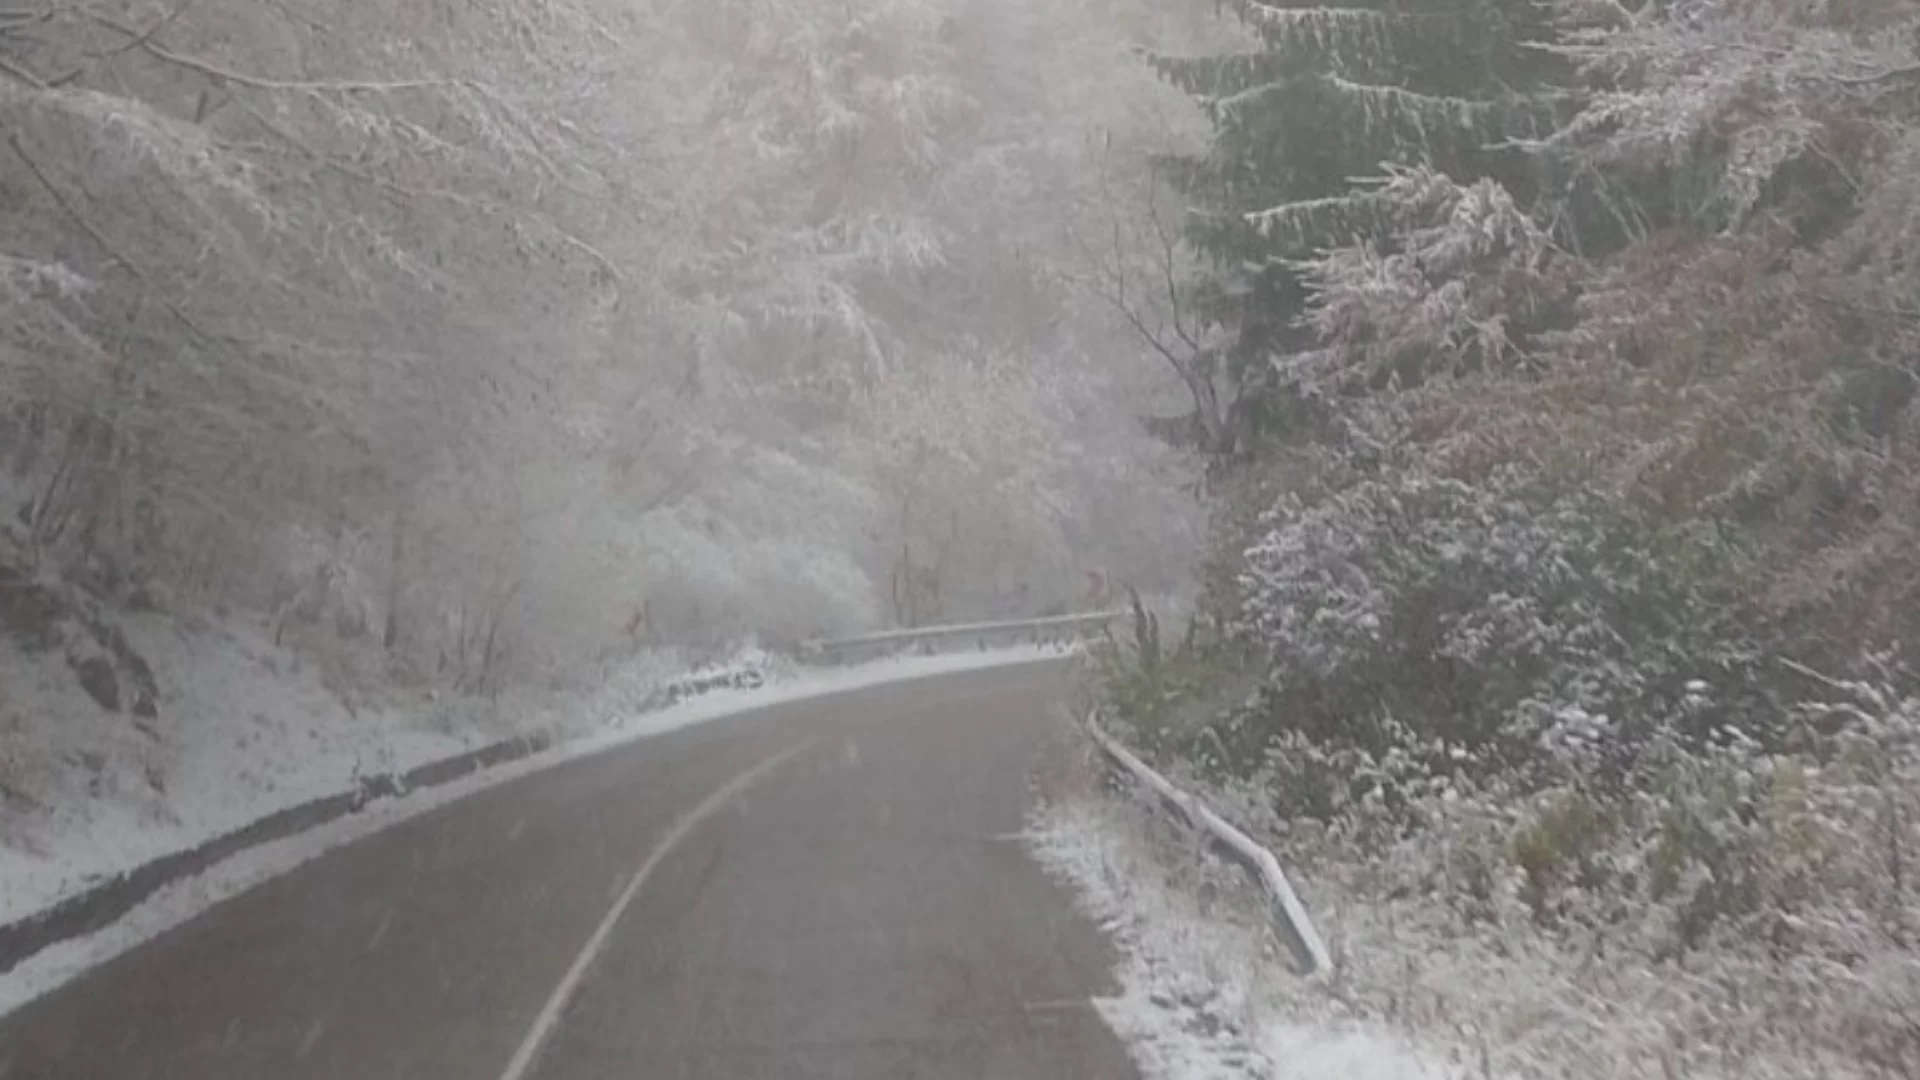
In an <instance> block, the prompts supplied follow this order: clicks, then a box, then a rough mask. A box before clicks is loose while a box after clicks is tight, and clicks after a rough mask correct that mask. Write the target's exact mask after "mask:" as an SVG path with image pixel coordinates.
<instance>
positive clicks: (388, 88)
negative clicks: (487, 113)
mask: <svg viewBox="0 0 1920 1080" xmlns="http://www.w3.org/2000/svg"><path fill="white" fill-rule="evenodd" d="M87 17H88V18H90V19H92V20H93V21H94V22H96V23H99V24H100V25H101V26H104V27H106V28H107V29H109V30H113V31H115V32H117V33H121V34H125V35H127V36H128V37H130V38H133V39H134V40H133V45H134V46H135V47H138V48H139V49H140V50H141V51H142V52H145V53H146V54H148V55H149V56H152V57H153V58H154V59H156V60H162V61H165V62H166V63H169V64H173V65H175V66H178V67H183V68H186V69H187V70H189V71H197V72H199V73H200V74H202V75H205V76H207V77H208V78H210V79H215V80H218V81H220V82H223V83H233V84H234V85H236V86H246V87H251V88H253V89H255V90H296V91H308V92H319V93H390V92H394V91H401V90H435V89H442V88H445V87H449V86H471V85H472V83H471V82H470V81H469V80H466V79H395V80H389V81H377V80H376V81H364V82H361V81H353V80H324V79H323V80H317V81H316V80H308V79H291V80H289V79H269V78H265V77H263V76H259V75H249V74H246V73H245V72H239V71H233V70H231V69H228V68H223V67H220V66H218V65H216V64H212V63H208V62H207V61H205V60H198V59H195V58H193V57H191V56H182V55H181V54H179V53H176V52H173V51H171V50H168V49H165V48H162V47H161V46H159V45H156V44H154V43H153V41H152V40H150V38H149V35H148V32H147V31H142V30H140V29H137V28H135V27H132V26H128V25H127V24H126V23H123V22H120V21H119V20H117V19H113V18H110V17H108V16H105V15H102V14H100V13H98V12H88V13H87Z"/></svg>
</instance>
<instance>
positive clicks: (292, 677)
mask: <svg viewBox="0 0 1920 1080" xmlns="http://www.w3.org/2000/svg"><path fill="white" fill-rule="evenodd" d="M145 629H146V630H148V631H151V630H153V629H154V628H153V627H147V628H145ZM132 634H133V631H132V630H131V628H130V631H129V635H130V636H132ZM182 642H183V647H185V648H189V649H196V648H198V647H201V646H197V644H196V643H194V642H193V641H192V639H191V638H186V637H183V638H182ZM137 644H138V645H139V646H141V647H151V646H154V645H155V644H156V643H155V642H153V641H152V640H150V638H149V636H148V635H147V634H146V633H142V635H141V636H140V637H139V638H138V639H137ZM253 644H254V645H255V646H258V645H259V644H261V643H259V642H255V643H253ZM268 647H269V648H270V645H269V646H268ZM204 648H205V650H206V651H205V652H204V653H201V652H195V653H194V654H193V655H190V656H186V657H180V656H169V655H165V654H164V653H162V652H161V650H160V649H158V648H156V649H155V652H154V653H153V654H150V655H152V657H153V659H154V661H155V666H156V669H159V668H161V666H162V665H167V664H183V666H178V667H174V668H173V670H177V671H199V672H200V673H201V676H202V678H201V679H189V680H184V681H183V682H182V683H181V684H179V685H172V684H168V683H167V680H166V677H165V675H164V674H163V675H162V683H163V689H164V690H166V691H168V692H169V693H177V694H178V695H179V697H177V698H173V699H172V700H171V701H166V702H163V704H162V716H163V718H164V717H165V716H166V715H168V711H169V710H182V709H186V708H190V707H198V708H201V709H205V710H208V712H207V713H206V714H204V719H206V720H207V725H206V727H205V728H204V729H203V730H204V731H205V732H207V733H208V734H205V735H202V736H201V737H199V739H198V740H197V741H196V742H195V743H193V744H188V745H182V746H179V747H174V748H172V752H176V753H178V754H179V755H180V756H181V760H180V761H179V762H176V763H175V764H176V765H177V766H178V768H177V770H176V771H175V772H174V774H173V775H175V776H178V777H192V778H193V779H194V782H195V783H197V784H209V785H213V786H214V787H216V788H222V789H223V790H219V791H192V790H190V789H189V788H188V787H187V786H186V784H185V783H182V782H178V781H176V782H175V783H172V784H169V785H168V791H167V793H165V794H163V795H157V796H156V795H155V794H154V793H151V792H149V791H141V790H123V788H124V787H125V786H127V785H129V784H130V781H129V779H128V777H127V775H126V772H127V770H126V769H124V768H112V769H108V770H105V773H106V774H108V775H111V776H112V778H113V779H112V782H111V783H112V785H113V786H110V787H103V788H102V789H101V795H100V796H99V797H97V798H85V799H81V800H79V802H78V807H77V808H74V809H68V810H66V811H65V812H59V813H46V814H42V815H40V817H41V820H42V821H45V822H50V823H52V827H47V828H42V829H41V830H39V831H37V832H36V834H35V835H36V836H38V837H39V840H38V841H37V843H36V844H35V846H34V847H33V848H32V849H26V848H22V847H11V846H10V847H7V848H4V849H0V852H4V855H3V856H0V857H4V859H5V862H3V863H0V883H4V896H5V899H6V902H7V903H8V904H9V905H10V907H9V909H8V916H9V917H11V918H18V917H20V916H23V915H26V914H30V913H31V912H33V911H35V910H39V909H40V908H42V907H44V906H45V905H46V904H48V903H51V902H54V901H57V900H58V899H60V898H61V897H63V896H66V895H71V894H72V893H73V892H75V891H78V890H80V889H83V888H85V886H86V885H87V884H88V883H90V882H91V881H93V880H96V879H97V878H98V877H99V876H101V875H106V874H111V873H115V872H118V871H121V870H124V869H127V868H130V867H132V866H134V865H137V864H139V863H140V862H144V861H146V860H147V859H150V858H153V857H155V856H157V855H161V854H165V853H167V852H171V851H177V850H184V849H186V848H190V847H193V846H195V845H197V844H199V843H201V842H203V841H205V840H207V839H209V838H211V837H212V836H215V835H218V834H220V833H223V832H226V831H228V830H230V829H232V828H234V827H237V826H240V825H244V824H245V823H247V822H249V821H253V820H257V819H258V818H260V817H262V816H264V815H266V814H269V813H272V812H274V811H275V810H278V809H281V808H283V807H286V806H291V805H296V804H298V803H300V802H303V801H306V800H308V799H311V798H314V797H317V796H322V795H329V794H334V793H336V792H338V791H341V790H344V789H345V788H346V787H347V786H348V785H350V784H351V783H352V781H353V779H354V776H355V771H356V769H370V768H375V767H378V768H381V769H386V768H393V767H402V768H404V767H406V766H407V765H409V764H419V763H423V762H425V761H428V760H434V759H437V758H439V757H443V756H446V755H448V754H457V753H459V752H461V751H462V750H464V749H468V748H470V747H471V746H473V745H478V744H481V743H484V742H487V741H491V740H492V739H497V738H499V737H500V736H501V735H504V734H507V733H508V732H506V731H504V730H495V731H491V732H487V733H485V734H483V735H475V736H470V737H466V738H462V737H460V736H456V735H454V734H452V733H451V731H447V730H443V726H444V725H445V724H446V722H447V717H446V715H445V713H433V712H431V711H429V712H428V713H426V714H424V715H421V716H417V717H413V718H410V719H409V718H407V717H404V716H398V715H393V714H384V713H383V714H380V715H378V716H376V715H373V714H369V713H367V712H366V711H364V710H363V711H361V712H360V713H359V714H358V715H355V714H353V713H350V712H348V711H347V710H346V709H345V708H344V706H339V705H338V703H337V702H333V703H332V705H331V706H330V705H329V701H330V700H331V699H330V698H328V697H327V695H326V694H325V691H324V690H319V689H318V687H317V686H308V687H307V691H313V693H308V692H307V691H297V692H296V693H297V696H293V697H288V698H286V699H285V700H283V701H278V702H277V701H276V699H275V697H274V694H275V693H276V692H277V693H280V694H283V695H285V694H287V693H289V687H290V686H294V687H298V686H300V685H301V680H302V678H303V677H302V676H300V675H297V674H289V673H287V672H284V671H281V672H278V673H273V672H269V673H268V674H266V675H265V676H255V675H253V674H252V672H251V670H250V669H249V667H248V663H247V662H246V661H244V660H239V659H235V660H232V661H231V662H229V661H228V660H227V659H222V658H221V657H222V656H223V655H224V653H223V650H221V649H219V648H217V647H215V646H214V645H213V643H212V642H208V643H207V644H206V645H205V646H204ZM241 655H244V654H243V653H241V652H239V651H236V652H235V653H234V656H236V657H238V656H241ZM1057 655H1059V650H1057V649H1051V648H1032V647H1021V648H1010V649H998V650H988V651H983V652H972V653H956V654H949V655H938V656H921V657H901V658H897V659H890V660H881V661H875V662H873V663H868V664H862V665H859V666H857V667H848V668H840V669H830V670H807V669H799V668H795V667H793V666H791V665H788V664H783V663H780V662H777V661H775V660H774V659H773V658H770V657H766V656H764V655H756V654H743V656H742V657H740V658H738V659H736V661H735V663H738V664H741V665H743V666H752V667H754V668H755V669H756V670H759V671H762V672H764V673H765V676H766V681H765V682H764V684H763V685H760V686H757V687H752V688H737V689H718V690H713V691H710V692H708V693H705V694H702V695H700V696H699V697H695V698H691V699H689V700H684V701H681V702H679V703H677V704H673V705H668V706H665V707H656V706H658V700H659V695H660V692H661V689H662V687H663V686H665V685H666V684H668V683H669V682H671V681H672V680H673V678H674V677H675V673H672V672H669V671H665V670H660V669H659V668H658V666H657V664H649V663H641V664H638V665H636V666H635V667H633V668H631V669H629V670H627V671H625V672H623V673H621V674H620V675H619V676H617V677H615V678H614V679H612V680H610V681H609V682H608V683H607V684H606V685H605V686H604V687H603V688H601V689H600V690H599V691H597V692H595V693H593V694H590V695H579V696H577V697H574V698H572V699H568V700H549V701H547V702H544V703H540V704H538V705H537V706H536V705H535V703H532V702H529V703H526V707H527V708H528V709H530V710H532V711H530V712H528V713H527V714H526V719H525V720H524V721H523V728H522V729H523V730H543V729H544V730H546V731H549V732H551V733H553V734H555V735H556V736H557V740H556V744H555V745H554V747H553V748H552V749H550V750H547V751H544V752H542V753H539V754H536V755H534V756H532V757H529V758H524V759H521V760H519V761H516V762H512V763H509V764H506V765H502V766H499V767H497V768H493V769H488V770H484V771H482V772H479V773H476V774H473V775H470V776H467V777H464V778H462V779H460V780H456V781H453V782H451V783H448V784H445V785H442V786H439V787H435V788H431V789H426V790H421V791H416V792H411V793H408V794H406V795H404V796H401V797H398V798H393V799H389V800H384V801H382V802H379V803H376V804H374V805H373V806H371V807H369V808H368V809H367V810H365V811H363V812H361V813H358V814H352V815H349V816H347V817H345V818H343V819H340V820H337V821H335V822H332V823H330V824H327V825H324V826H320V827H318V828H315V829H312V830H310V831H308V832H304V833H301V834H299V835H297V836H294V837H290V838H288V839H285V840H281V841H277V842H274V843H269V844H264V845H261V846H259V847H257V848H253V849H251V850H249V851H246V852H243V853H242V854H240V855H237V856H235V857H234V858H232V859H229V860H227V861H225V862H223V863H221V864H219V865H217V866H215V867H213V868H212V869H210V870H208V871H207V872H205V873H203V874H200V875H196V876H193V877H190V878H187V879H184V880H182V881H179V882H176V883H174V884H172V885H169V886H167V887H165V888H163V889H161V890H160V891H159V892H157V893H156V894H155V895H154V896H152V897H151V898H149V899H148V900H147V901H145V902H144V903H142V904H141V905H140V906H138V907H137V908H135V909H134V910H133V911H132V912H130V913H129V914H128V915H127V917H125V918H124V919H121V920H119V921H118V922H116V923H115V924H113V925H112V926H110V927H108V928H107V929H105V930H103V931H100V932H99V933H96V934H92V935H89V936H87V937H84V938H79V939H75V940H72V941H68V942H63V943H60V944H57V945H54V946H52V947H50V948H48V949H45V950H43V951H41V952H39V953H37V954H35V955H34V956H32V957H31V958H29V959H28V960H26V961H25V962H23V963H22V964H20V965H19V966H18V967H16V968H14V969H13V970H12V971H10V972H8V973H6V974H5V975H0V1015H4V1014H5V1013H6V1012H8V1011H11V1010H12V1009H14V1008H17V1007H18V1006H20V1005H21V1004H23V1003H25V1002H27V1001H30V1000H32V999H33V998H35V997H38V996H40V995H41V994H44V993H46V992H47V991H49V990H51V989H53V988H55V987H57V986H59V985H61V984H62V983H64V982H66V981H67V980H69V979H71V978H73V977H74V976H75V975H77V974H79V973H80V972H82V971H84V970H86V969H87V968H90V967H92V966H94V965H97V964H99V963H101V962H103V961H105V960H107V959H110V958H111V957H113V956H115V955H118V954H119V953H121V952H123V951H125V950H126V949H129V948H131V947H133V946H135V945H137V944H139V943H140V942H143V941H146V940H148V939H149V938H151V937H153V936H154V935H156V934H159V933H161V932H163V931H165V930H166V929H168V928H170V927H172V926H175V925H178V924H179V923H181V922H183V921H185V920H186V919H188V918H190V917H192V916H193V915H194V914H196V913H198V912H200V911H203V910H205V909H206V908H207V907H208V906H210V905H212V904H215V903H218V902H219V901H221V900H223V899H225V898H227V897H230V896H233V895H235V894H236V893H239V892H242V891H244V890H246V889H248V888H251V887H252V886H254V885H256V884H258V883H259V882H261V881H264V880H266V879H268V878H271V877H273V876H276V875H278V874H280V873H284V872H285V871H287V870H289V869H292V868H293V867H295V866H298V865H299V864H300V863H302V862H305V861H307V860H309V859H312V858H314V857H315V856H317V855H319V854H321V853H322V852H324V851H327V850H329V849H331V848H333V847H337V846H339V845H340V844H343V843H346V842H348V841H351V840H353V839H355V838H358V837H361V836H366V835H368V834H370V833H373V832H377V831H379V830H380V829H382V828H385V827H387V826H389V825H392V824H394V823H396V822H398V821H401V820H404V819H406V818H409V817H412V816H414V815H417V814H420V813H423V812H425V811H427V810H429V809H432V808H434V807H436V806H441V805H444V804H446V803H448V802H452V801H454V800H456V799H459V798H461V797H463V796H465V795H468V794H471V793H473V792H475V791H478V790H481V789H483V788H486V787H490V786H492V785H495V784H498V783H502V782H505V781H506V780H509V779H511V778H514V777H517V776H523V775H526V774H528V773H531V772H537V771H539V770H542V769H546V768H550V767H552V766H554V765H557V764H559V763H561V762H563V761H567V760H571V759H574V758H578V757H582V756H585V755H588V754H593V753H597V752H600V751H602V750H605V749H608V748H610V747H613V746H616V745H620V744H623V743H628V742H632V741H635V740H638V739H642V738H647V737H649V736H654V735H659V734H662V733H664V732H667V731H672V730H675V729H678V728H683V727H687V726H689V725H692V724H697V723H701V722H704V721H708V720H713V719H718V718H721V717H725V716H730V715H735V714H738V713H740V712H744V711H748V710H752V709H758V708H765V707H768V706H773V705H779V704H782V703H786V702H791V701H797V700H803V699H806V698H810V697H817V696H820V695H824V694H831V693H837V692H841V691H847V690H854V689H858V688H860V687H863V686H872V685H877V684H880V683H886V682H895V681H901V680H907V679H914V678H923V677H927V676H931V675H937V674H944V673H950V672H959V671H967V670H975V669H980V668H988V667H999V666H1006V665H1013V664H1021V663H1030V662H1033V661H1036V660H1040V659H1043V658H1046V657H1050V656H1057ZM8 662H9V663H12V662H13V659H12V658H11V657H9V658H8ZM256 663H257V661H256ZM194 664H198V665H202V666H200V667H197V668H196V667H194V666H192V665H194ZM31 667H32V665H31V664H30V663H14V666H12V667H9V668H0V680H6V681H4V682H0V685H4V686H6V687H7V689H8V695H9V700H11V701H15V702H19V701H22V700H26V701H33V700H38V701H39V702H40V703H41V704H42V705H43V706H45V705H47V704H49V703H51V704H53V705H55V706H61V705H63V704H69V703H65V702H64V699H63V698H62V697H61V695H62V693H63V691H62V690H61V689H60V688H59V687H58V686H57V684H56V685H52V686H47V685H43V684H35V685H36V686H37V687H38V690H37V694H38V696H37V698H34V697H26V696H19V697H16V696H15V695H14V694H13V690H14V688H15V686H16V684H15V683H14V682H13V681H11V680H12V679H14V678H18V677H20V676H23V675H25V674H27V673H28V671H29V670H30V668H31ZM262 670H265V668H264V667H263V668H262ZM222 680H224V681H222ZM188 683H192V684H193V685H188ZM223 694H224V696H222V695H223ZM88 707H89V708H91V703H90V702H89V703H88ZM296 709H298V710H304V711H298V712H296V711H295V710H296ZM511 711H512V710H511V709H510V708H509V707H508V705H507V704H506V703H504V702H503V703H502V705H501V706H500V709H499V712H500V714H501V715H503V716H505V715H508V714H509V713H510V712H511ZM257 712H265V713H267V714H268V715H269V716H270V717H271V716H279V717H281V720H279V721H277V722H276V721H274V720H271V719H269V720H266V721H260V720H257V719H256V715H255V714H256V713H257ZM43 715H44V714H43ZM93 715H95V716H102V717H103V718H104V719H103V721H102V722H113V723H121V724H124V723H126V722H127V718H125V717H114V716H107V715H105V714H101V713H100V712H99V710H98V709H93ZM503 722H504V721H503ZM44 726H45V725H40V727H44ZM36 730H37V729H36ZM243 736H244V737H243ZM140 737H141V738H143V739H144V738H146V737H145V736H140ZM148 741H153V740H148ZM48 742H51V740H50V739H43V740H42V743H41V745H38V746H36V747H35V752H36V753H40V754H45V753H48V752H50V748H49V747H48V746H47V743H48ZM56 749H57V748H56ZM147 749H148V748H143V752H146V751H147ZM127 753H128V760H129V761H133V760H137V759H138V757H139V756H140V755H136V754H134V753H133V752H132V751H128V752H127ZM195 759H199V760H195ZM292 763H298V764H299V765H301V766H310V768H308V767H300V768H294V767H290V765H291V764H292ZM376 763H377V765H376ZM223 779H231V780H232V783H222V781H223ZM176 807H177V808H176ZM89 808H90V809H89Z"/></svg>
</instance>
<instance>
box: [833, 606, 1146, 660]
mask: <svg viewBox="0 0 1920 1080" xmlns="http://www.w3.org/2000/svg"><path fill="white" fill-rule="evenodd" d="M1125 614H1126V612H1124V611H1095V612H1088V613H1084V614H1079V615H1051V616H1047V617H1044V618H1038V619H1006V620H1003V621H1000V622H976V623H954V624H950V625H947V626H922V627H916V628H913V629H908V630H881V631H878V632H875V633H871V634H860V635H857V636H854V637H844V638H836V639H833V640H830V641H814V642H809V643H808V644H807V645H806V646H804V647H803V648H802V650H801V655H802V656H803V657H804V658H805V659H806V660H808V661H811V662H815V663H829V664H843V663H847V662H849V661H853V660H860V659H872V658H873V657H875V656H878V655H884V654H886V653H889V652H898V651H901V650H903V649H915V648H918V649H920V650H921V651H932V650H933V649H934V648H936V647H939V646H945V647H948V648H952V647H955V646H966V645H971V646H973V647H974V648H978V649H987V648H991V647H993V646H996V645H1024V644H1028V643H1032V644H1035V645H1045V644H1061V645H1069V644H1072V643H1074V642H1077V641H1079V640H1080V639H1081V638H1083V637H1085V636H1086V635H1088V634H1090V633H1092V632H1095V631H1098V630H1101V629H1103V628H1105V627H1106V626H1107V625H1108V624H1109V623H1111V622H1113V621H1114V620H1115V619H1118V618H1120V617H1122V616H1123V615H1125Z"/></svg>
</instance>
